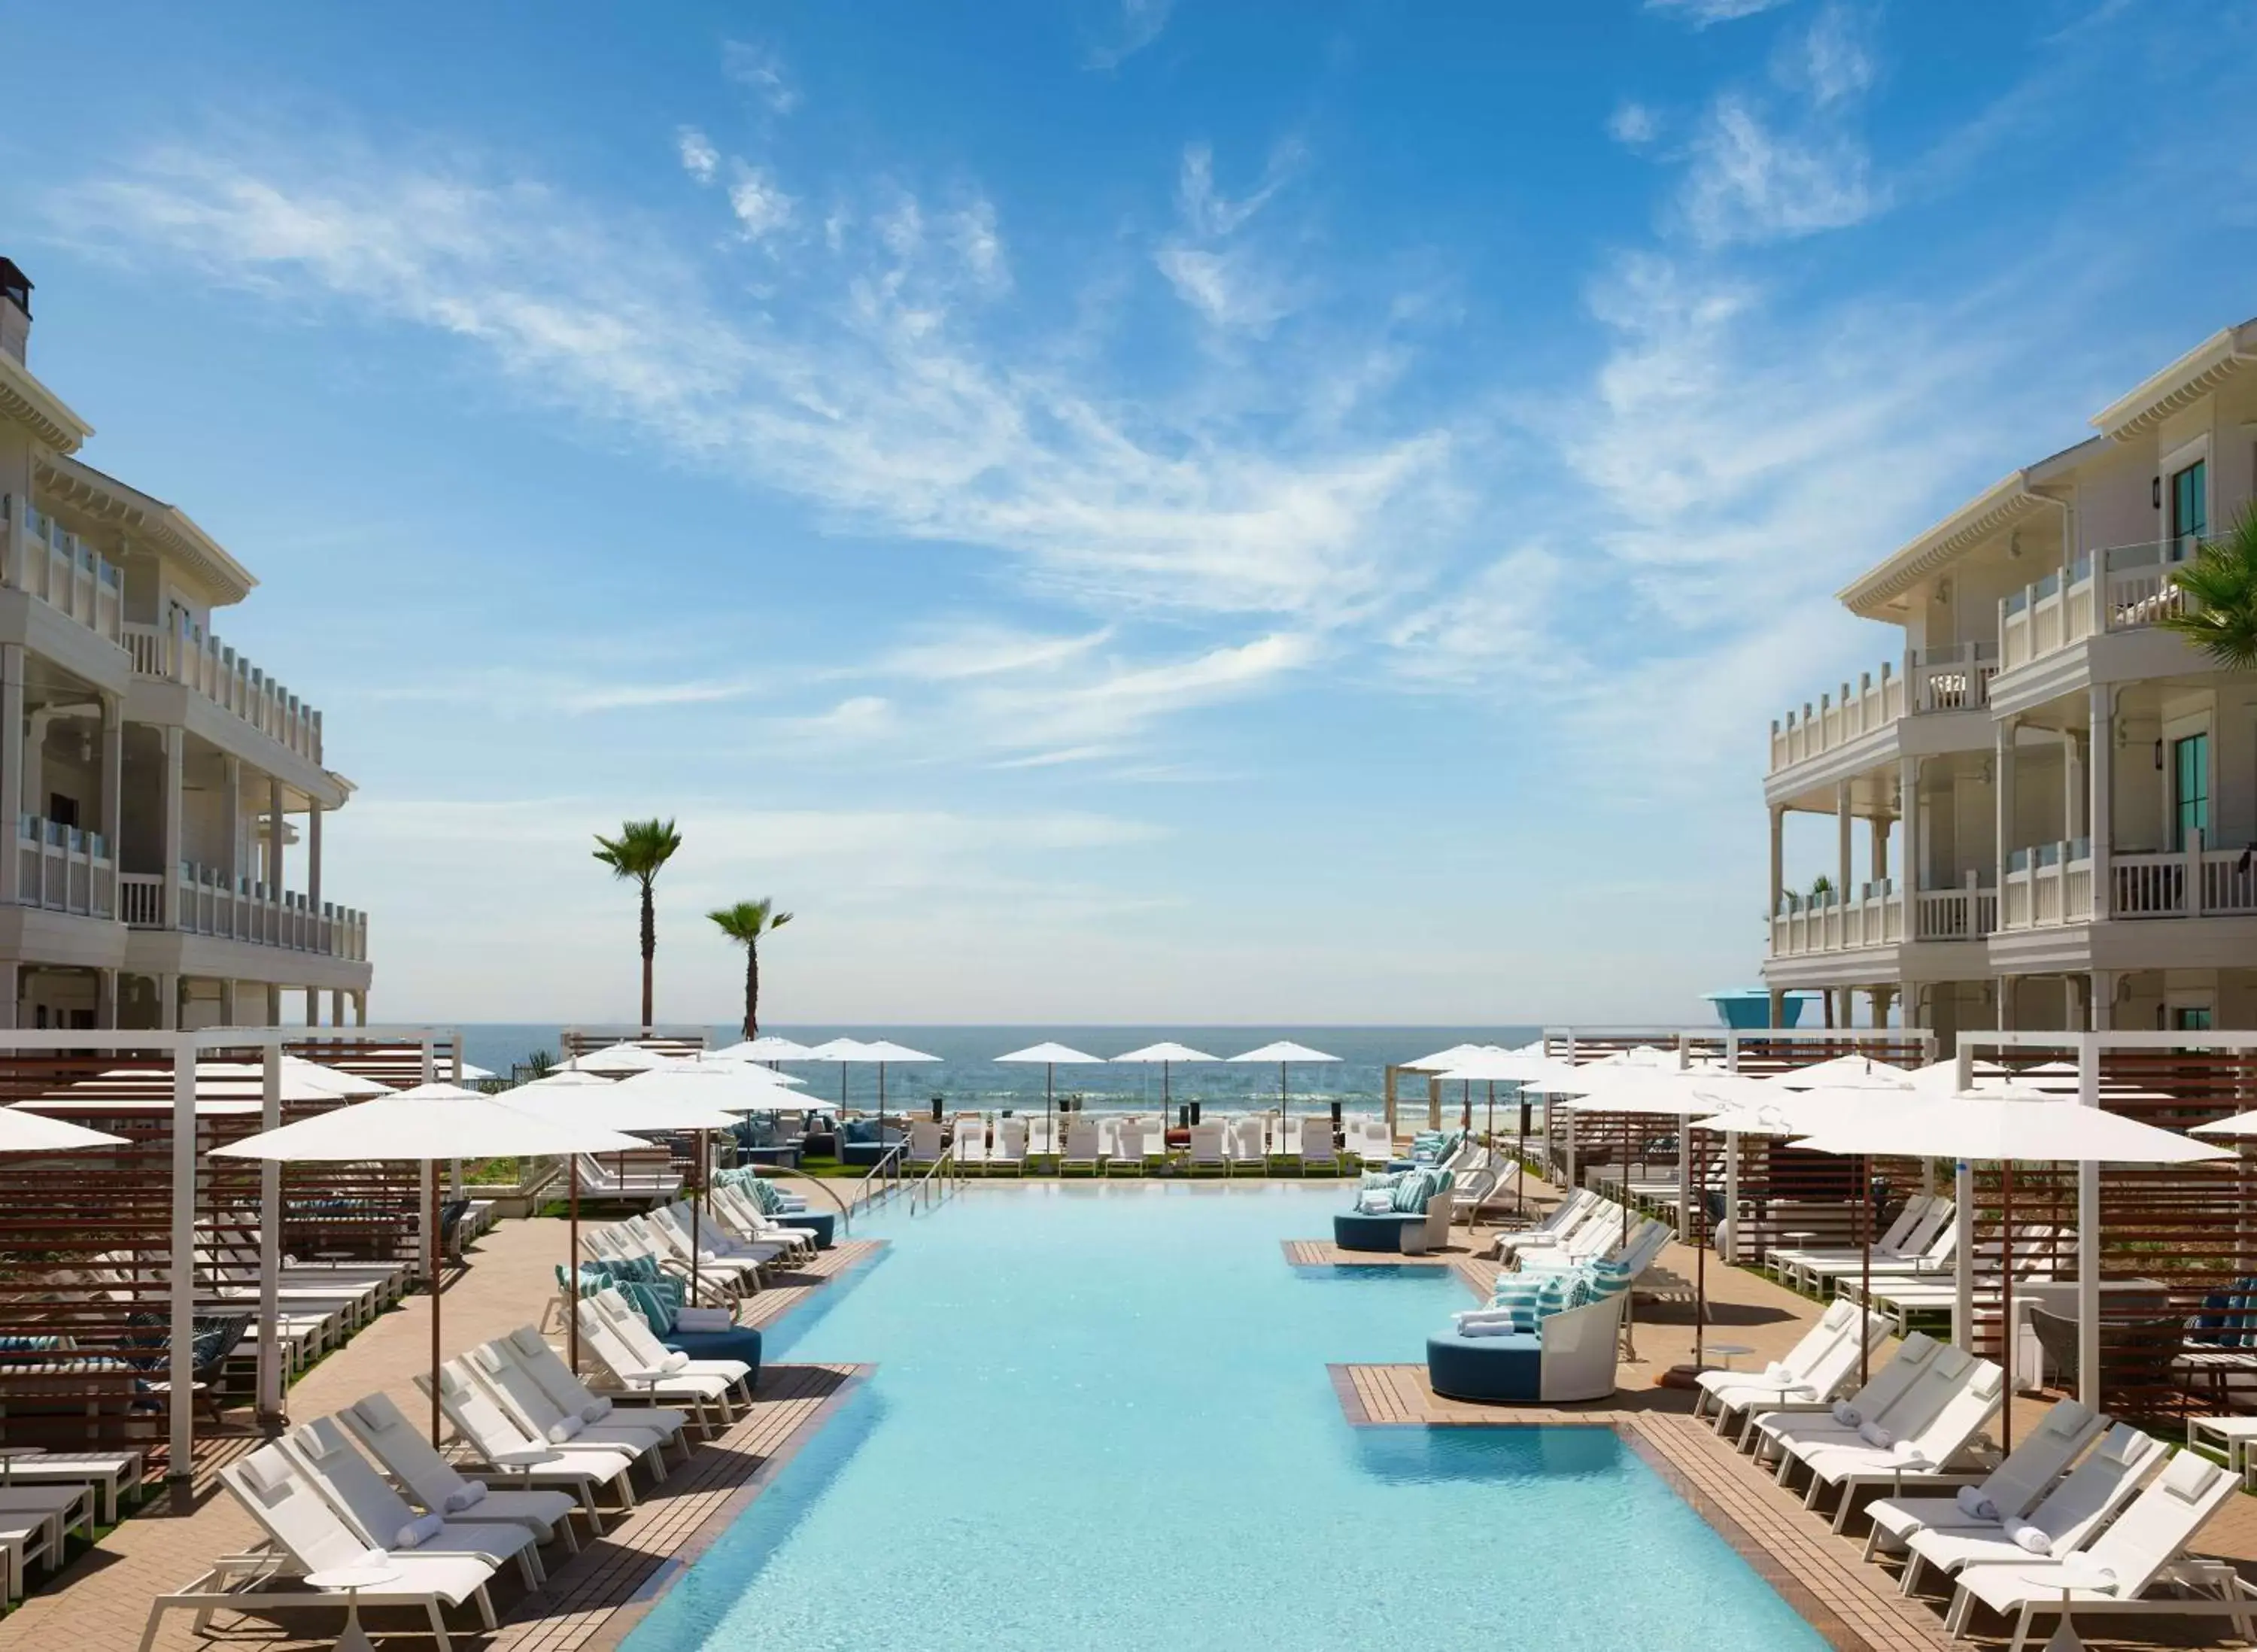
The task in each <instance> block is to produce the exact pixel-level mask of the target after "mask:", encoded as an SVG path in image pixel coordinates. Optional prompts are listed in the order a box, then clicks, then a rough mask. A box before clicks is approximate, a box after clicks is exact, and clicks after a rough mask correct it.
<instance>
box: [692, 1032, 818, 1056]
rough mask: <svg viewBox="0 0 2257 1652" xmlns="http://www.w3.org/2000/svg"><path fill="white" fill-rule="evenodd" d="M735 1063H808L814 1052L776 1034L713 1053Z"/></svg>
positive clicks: (766, 1035)
mask: <svg viewBox="0 0 2257 1652" xmlns="http://www.w3.org/2000/svg"><path fill="white" fill-rule="evenodd" d="M713 1054H714V1055H718V1056H725V1057H727V1058H729V1059H732V1060H735V1061H757V1062H777V1061H807V1060H809V1059H810V1058H811V1056H812V1055H813V1052H812V1051H811V1050H810V1049H809V1048H808V1047H807V1046H806V1045H804V1044H802V1043H799V1042H797V1041H795V1040H793V1039H789V1038H779V1037H777V1036H776V1035H775V1034H774V1033H763V1034H761V1035H760V1036H759V1037H758V1038H747V1039H745V1040H743V1041H741V1042H739V1043H735V1044H732V1045H730V1046H728V1048H725V1049H717V1050H715V1051H714V1052H713Z"/></svg>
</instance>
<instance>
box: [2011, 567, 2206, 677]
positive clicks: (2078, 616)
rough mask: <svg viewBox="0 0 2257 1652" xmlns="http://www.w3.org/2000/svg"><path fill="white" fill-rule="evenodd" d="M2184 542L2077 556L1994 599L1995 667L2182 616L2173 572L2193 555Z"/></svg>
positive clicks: (2017, 663) (2024, 662)
mask: <svg viewBox="0 0 2257 1652" xmlns="http://www.w3.org/2000/svg"><path fill="white" fill-rule="evenodd" d="M2193 550H2194V541H2193V540H2192V539H2190V538H2180V539H2176V540H2159V541H2156V542H2154V543H2151V544H2145V545H2119V546H2115V547H2112V548H2110V549H2108V550H2104V551H2085V552H2082V553H2080V554H2078V555H2077V557H2076V558H2075V559H2074V560H2073V561H2070V562H2069V563H2068V564H2067V565H2066V566H2064V567H2062V568H2058V569H2055V571H2054V572H2052V573H2050V574H2048V575H2045V577H2044V578H2042V579H2040V580H2038V581H2036V582H2034V583H2032V584H2028V585H2026V586H2024V587H2023V588H2022V589H2020V590H2018V591H2013V592H2009V593H2008V594H2007V595H2006V596H2005V597H2000V598H1999V660H2000V667H2001V669H2004V670H2006V671H2012V670H2014V669H2015V668H2016V667H2020V666H2026V665H2028V664H2029V663H2030V662H2031V661H2032V660H2042V659H2044V658H2045V657H2046V656H2047V655H2048V654H2051V653H2059V652H2060V651H2061V650H2062V649H2063V648H2067V647H2070V646H2073V645H2075V644H2077V643H2080V642H2083V641H2084V639H2086V638H2088V637H2093V636H2098V635H2099V634H2101V633H2102V632H2114V631H2140V630H2144V629H2146V628H2147V627H2148V626H2150V625H2154V624H2155V623H2156V622H2157V621H2159V620H2161V619H2162V618H2165V617H2167V616H2169V615H2171V614H2176V613H2181V612H2183V611H2184V606H2185V604H2184V598H2183V597H2182V596H2181V595H2180V592H2179V590H2178V588H2177V587H2176V586H2175V585H2173V584H2172V583H2171V570H2172V569H2173V568H2176V567H2177V566H2178V564H2180V563H2181V562H2183V561H2185V560H2186V559H2187V557H2188V556H2189V555H2190V554H2192V553H2193Z"/></svg>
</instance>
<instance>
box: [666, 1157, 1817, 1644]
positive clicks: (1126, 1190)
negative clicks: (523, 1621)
mask: <svg viewBox="0 0 2257 1652" xmlns="http://www.w3.org/2000/svg"><path fill="white" fill-rule="evenodd" d="M1345 1197H1346V1195H1345V1194H1344V1192H1343V1191H1342V1190H1341V1189H1340V1188H1339V1187H1338V1186H1333V1187H1321V1188H1320V1187H1310V1188H1291V1187H1286V1188H1269V1187H1264V1188H1260V1189H1255V1188H1250V1187H1237V1188H1230V1189H1222V1188H1217V1187H1212V1186H1210V1187H1205V1188H1201V1187H1196V1186H1185V1185H1183V1184H1168V1183H1151V1184H1145V1185H1137V1184H1122V1185H1114V1186H1109V1187H1089V1186H1082V1187H1067V1188H1061V1187H1058V1186H1056V1185H1046V1186H1028V1187H1024V1188H1018V1187H1012V1188H975V1189H973V1190H971V1191H969V1192H968V1193H967V1194H966V1196H965V1197H962V1198H960V1199H959V1200H957V1201H955V1202H953V1203H952V1204H948V1205H946V1206H945V1207H944V1208H943V1209H941V1210H940V1211H937V1212H936V1213H934V1214H931V1215H928V1216H921V1217H917V1218H909V1217H908V1216H906V1215H905V1214H904V1215H895V1216H890V1217H887V1218H881V1220H880V1221H879V1222H877V1223H875V1224H873V1225H869V1227H868V1228H867V1230H865V1229H863V1228H859V1227H858V1230H857V1232H858V1235H860V1234H861V1233H863V1232H865V1231H867V1232H869V1233H871V1234H874V1235H878V1236H881V1237H888V1238H892V1239H895V1241H896V1243H895V1246H894V1247H893V1248H892V1250H891V1251H890V1252H889V1253H888V1254H887V1255H886V1256H885V1257H884V1258H883V1259H882V1260H881V1261H879V1262H878V1263H877V1264H876V1265H874V1267H869V1268H867V1269H865V1270H862V1271H861V1272H860V1274H856V1275H853V1276H850V1281H841V1283H840V1284H839V1285H838V1286H835V1287H833V1288H831V1289H830V1290H827V1291H825V1292H823V1293H822V1294H820V1295H818V1296H817V1297H816V1298H814V1299H813V1301H812V1302H811V1303H810V1304H809V1305H808V1307H806V1308H805V1309H803V1310H800V1312H799V1313H798V1314H796V1315H795V1316H793V1317H791V1318H789V1319H787V1320H786V1321H784V1322H783V1323H782V1324H781V1325H780V1326H779V1327H778V1328H777V1330H776V1331H775V1332H774V1333H772V1343H771V1346H772V1348H773V1351H774V1353H773V1357H775V1358H777V1359H831V1360H860V1361H866V1362H873V1363H874V1364H876V1366H878V1370H877V1372H876V1373H875V1375H874V1377H873V1378H872V1379H871V1380H870V1381H869V1382H868V1383H867V1384H866V1385H864V1386H863V1387H861V1388H860V1390H858V1392H857V1394H856V1395H855V1397H854V1398H853V1400H852V1401H849V1402H848V1405H847V1407H846V1408H845V1410H844V1411H843V1412H842V1414H841V1415H838V1417H836V1418H834V1419H833V1420H832V1421H831V1423H830V1424H829V1426H828V1427H826V1428H825V1429H824V1430H823V1431H822V1432H821V1434H819V1435H818V1436H817V1438H816V1439H815V1440H814V1442H813V1443H812V1444H810V1445H809V1446H808V1448H807V1449H806V1450H805V1451H803V1452H802V1453H801V1454H800V1455H799V1456H798V1457H797V1458H795V1459H794V1460H793V1461H792V1462H791V1463H790V1464H789V1465H787V1466H786V1467H785V1468H784V1469H783V1470H782V1472H781V1473H780V1474H779V1475H778V1477H777V1479H776V1482H775V1485H774V1486H771V1487H770V1488H769V1489H768V1491H767V1492H766V1493H763V1494H762V1495H761V1498H760V1499H759V1500H757V1501H756V1502H754V1504H753V1505H752V1507H750V1508H749V1509H748V1510H747V1511H746V1514H745V1515H744V1517H743V1518H742V1519H740V1520H739V1521H737V1523H736V1524H735V1525H734V1526H732V1528H730V1529H729V1531H728V1532H727V1533H726V1534H725V1536H722V1537H721V1539H720V1540H719V1541H718V1542H717V1543H715V1544H714V1545H713V1546H712V1548H711V1549H710V1550H707V1551H706V1553H705V1554H704V1557H703V1558H701V1559H700V1560H699V1561H698V1562H697V1564H695V1565H694V1566H692V1567H690V1569H689V1570H688V1571H686V1572H685V1573H684V1574H683V1576H682V1577H681V1578H680V1579H679V1580H678V1581H677V1582H676V1585H675V1586H674V1587H673V1589H672V1590H671V1591H670V1592H669V1593H668V1594H667V1595H666V1597H665V1598H664V1599H662V1600H661V1601H660V1602H659V1604H658V1605H657V1606H656V1607H654V1609H653V1610H652V1612H651V1613H650V1614H649V1616H648V1617H647V1618H646V1619H645V1620H643V1622H642V1624H641V1626H640V1627H639V1628H638V1629H637V1630H636V1631H635V1633H634V1634H633V1635H632V1636H631V1637H630V1638H629V1640H628V1641H627V1642H626V1646H627V1648H628V1649H629V1652H753V1648H763V1649H765V1648H790V1649H791V1652H831V1649H832V1648H839V1649H841V1652H844V1649H845V1648H858V1649H859V1648H871V1647H916V1648H937V1649H942V1652H954V1649H955V1648H981V1652H997V1649H998V1648H1002V1649H1006V1652H1008V1649H1013V1648H1030V1649H1031V1648H1045V1649H1054V1648H1081V1647H1106V1648H1168V1649H1169V1652H1194V1649H1197V1648H1226V1647H1228V1648H1256V1647H1258V1648H1264V1652H1300V1649H1301V1648H1339V1647H1344V1646H1349V1645H1385V1646H1396V1647H1399V1646H1404V1645H1416V1646H1419V1647H1432V1646H1474V1645H1478V1646H1482V1647H1483V1648H1544V1649H1545V1652H1598V1649H1599V1648H1621V1647H1630V1646H1634V1647H1638V1648H1645V1652H1678V1649H1680V1648H1682V1649H1683V1652H1695V1648H1697V1649H1698V1652H1714V1648H1718V1647H1729V1648H1761V1649H1762V1652H1774V1649H1776V1652H1804V1649H1806V1648H1808V1649H1813V1652H1815V1649H1816V1648H1823V1647H1824V1646H1825V1644H1826V1643H1825V1642H1824V1641H1823V1640H1822V1639H1821V1638H1820V1637H1819V1635H1818V1634H1817V1633H1816V1632H1815V1630H1813V1629H1812V1628H1811V1627H1809V1626H1808V1624H1807V1623H1805V1622H1804V1621H1803V1620H1801V1618H1799V1617H1797V1616H1796V1615H1795V1614H1794V1612H1793V1611H1792V1610H1791V1609H1790V1608H1789V1607H1788V1606H1787V1605H1786V1602H1785V1601H1784V1600H1782V1599H1780V1598H1779V1596H1778V1595H1777V1594H1776V1593H1774V1592H1772V1590H1771V1589H1770V1588H1769V1586H1768V1585H1765V1583H1764V1582H1763V1580H1762V1579H1761V1578H1758V1576H1757V1575H1756V1574H1755V1573H1754V1572H1753V1571H1751V1570H1750V1569H1749V1568H1748V1566H1747V1565H1746V1564H1745V1563H1744V1562H1743V1561H1742V1560H1741V1559H1740V1558H1739V1557H1737V1555H1736V1554H1735V1553H1734V1552H1733V1551H1732V1550H1731V1549H1730V1547H1729V1546H1728V1545H1726V1544H1725V1543H1724V1542H1723V1540H1722V1539H1721V1538H1719V1537H1718V1536H1716V1534H1715V1533H1714V1532H1713V1531H1711V1530H1710V1529H1709V1527H1708V1526H1707V1525H1706V1524H1704V1523H1703V1522H1702V1520H1701V1519H1700V1517H1699V1516H1698V1515H1697V1514H1695V1513H1694V1512H1693V1511H1692V1509H1690V1508H1689V1507H1687V1506H1686V1505H1685V1503H1683V1502H1682V1501H1681V1500H1680V1499H1679V1498H1678V1497H1677V1496H1676V1494H1675V1493H1673V1492H1672V1491H1671V1490H1670V1489H1669V1488H1668V1487H1667V1486H1666V1485H1665V1484H1664V1483H1663V1482H1662V1480H1661V1479H1659V1477H1658V1476H1657V1475H1655V1474H1654V1473H1653V1472H1652V1471H1651V1470H1650V1469H1648V1468H1647V1467H1646V1466H1645V1465H1644V1464H1643V1463H1641V1462H1640V1461H1638V1458H1636V1456H1635V1455H1633V1454H1632V1453H1631V1451H1629V1449H1628V1448H1626V1447H1625V1446H1624V1445H1623V1444H1621V1443H1620V1442H1619V1441H1617V1438H1616V1437H1615V1436H1614V1434H1613V1433H1612V1432H1611V1431H1610V1430H1605V1429H1595V1428H1579V1429H1536V1428H1531V1429H1512V1430H1485V1429H1455V1430H1440V1429H1438V1430H1420V1429H1405V1428H1355V1427H1352V1426H1350V1425H1349V1424H1348V1423H1347V1422H1346V1421H1345V1420H1344V1419H1343V1417H1342V1415H1341V1408H1340V1402H1339V1401H1338V1400H1337V1398H1335V1396H1334V1392H1333V1388H1332V1386H1331V1383H1330V1381H1329V1380H1328V1377H1327V1372H1326V1370H1325V1366H1326V1363H1327V1361H1350V1362H1361V1361H1381V1360H1405V1359H1418V1358H1419V1357H1420V1356H1421V1353H1422V1351H1423V1348H1424V1338H1425V1337H1426V1333H1427V1332H1428V1331H1431V1330H1433V1328H1434V1327H1436V1326H1438V1325H1440V1324H1443V1323H1444V1322H1445V1320H1446V1319H1447V1315H1448V1314H1449V1312H1450V1311H1451V1310H1453V1309H1455V1308H1459V1307H1462V1306H1464V1305H1465V1304H1466V1303H1467V1302H1468V1293H1467V1291H1466V1289H1465V1288H1464V1286H1463V1285H1462V1284H1461V1283H1460V1282H1458V1281H1456V1280H1455V1279H1454V1278H1453V1277H1451V1276H1450V1275H1449V1274H1448V1271H1447V1270H1446V1269H1440V1268H1433V1269H1427V1268H1364V1269H1335V1270H1321V1269H1298V1268H1294V1267H1288V1266H1287V1265H1286V1263H1285V1261H1284V1257H1283V1255H1282V1254H1281V1253H1280V1251H1279V1249H1278V1241H1279V1240H1281V1239H1289V1238H1310V1237H1314V1236H1317V1235H1319V1234H1321V1233H1324V1232H1327V1231H1328V1229H1327V1222H1328V1221H1329V1218H1330V1216H1331V1213H1332V1212H1333V1211H1335V1210H1337V1209H1338V1208H1340V1207H1341V1204H1342V1201H1343V1199H1344V1198H1345Z"/></svg>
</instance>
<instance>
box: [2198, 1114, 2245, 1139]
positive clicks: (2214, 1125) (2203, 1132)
mask: <svg viewBox="0 0 2257 1652" xmlns="http://www.w3.org/2000/svg"><path fill="white" fill-rule="evenodd" d="M2188 1134H2190V1135H2197V1136H2257V1112H2237V1113H2235V1114H2234V1115H2233V1117H2232V1118H2231V1119H2211V1121H2210V1122H2209V1123H2208V1124H2206V1125H2197V1126H2195V1127H2194V1128H2193V1129H2192V1130H2190V1131H2189V1132H2188Z"/></svg>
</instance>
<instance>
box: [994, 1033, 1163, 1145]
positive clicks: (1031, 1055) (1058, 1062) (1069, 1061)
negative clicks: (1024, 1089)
mask: <svg viewBox="0 0 2257 1652" xmlns="http://www.w3.org/2000/svg"><path fill="white" fill-rule="evenodd" d="M995 1059H996V1060H997V1061H998V1062H1013V1063H1018V1064H1020V1065H1022V1066H1031V1065H1032V1064H1033V1063H1036V1062H1040V1063H1042V1064H1043V1138H1044V1140H1049V1139H1050V1134H1051V1105H1052V1103H1053V1101H1054V1100H1055V1098H1056V1091H1057V1087H1058V1069H1059V1068H1060V1067H1061V1066H1066V1067H1080V1066H1086V1065H1088V1064H1090V1063H1100V1064H1101V1063H1103V1062H1104V1060H1105V1057H1104V1056H1102V1055H1085V1054H1083V1053H1082V1052H1081V1051H1080V1050H1078V1049H1076V1048H1073V1046H1072V1045H1071V1044H1052V1043H1044V1044H1029V1045H1028V1046H1027V1047H1026V1048H1024V1049H1015V1050H1013V1051H1012V1052H1011V1053H1010V1054H1009V1055H998V1056H997V1057H995ZM1163 1122H1164V1121H1163Z"/></svg>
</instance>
